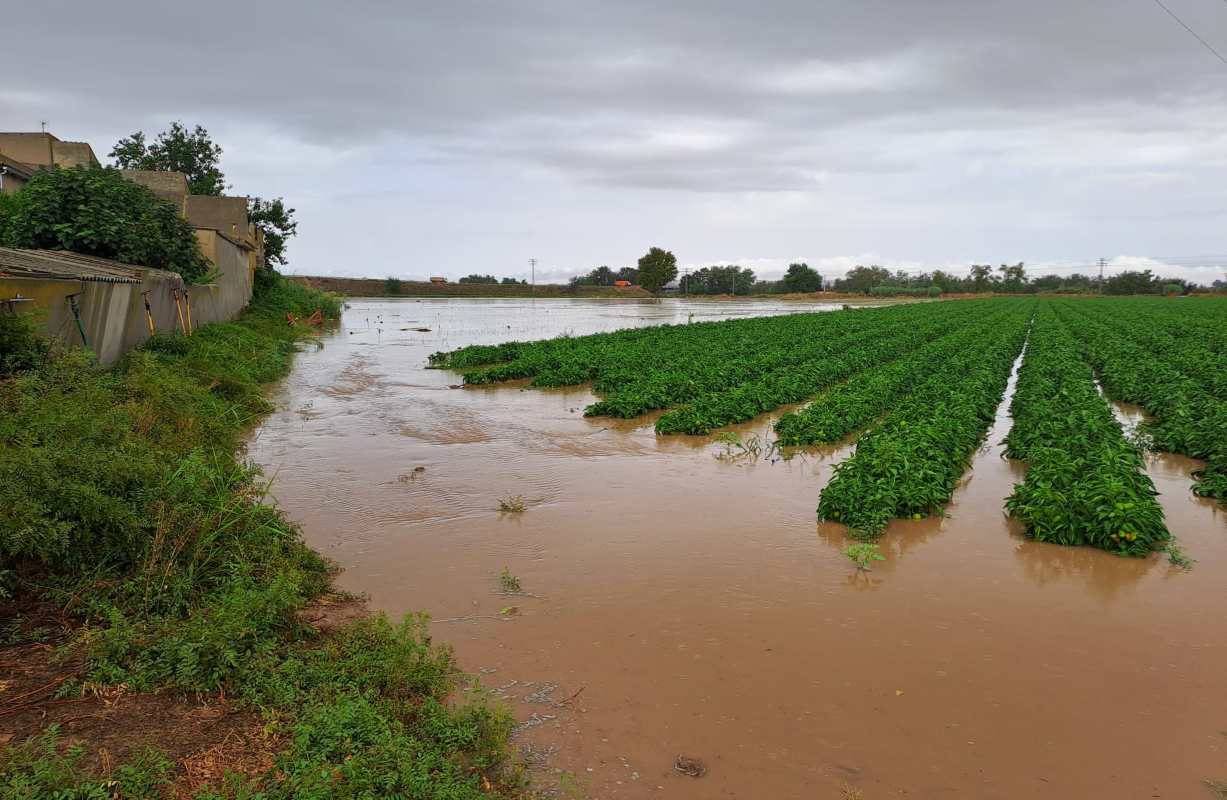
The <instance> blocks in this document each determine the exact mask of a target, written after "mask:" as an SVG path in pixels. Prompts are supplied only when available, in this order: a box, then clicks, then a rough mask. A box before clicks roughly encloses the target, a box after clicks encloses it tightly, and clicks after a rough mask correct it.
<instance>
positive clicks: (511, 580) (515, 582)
mask: <svg viewBox="0 0 1227 800" xmlns="http://www.w3.org/2000/svg"><path fill="white" fill-rule="evenodd" d="M498 584H499V586H501V587H502V589H503V594H519V593H520V592H521V591H522V589H521V588H520V579H519V578H517V577H516V576H515V575H512V574H511V570H509V569H508V568H507V567H503V573H502V574H501V575H499V576H498Z"/></svg>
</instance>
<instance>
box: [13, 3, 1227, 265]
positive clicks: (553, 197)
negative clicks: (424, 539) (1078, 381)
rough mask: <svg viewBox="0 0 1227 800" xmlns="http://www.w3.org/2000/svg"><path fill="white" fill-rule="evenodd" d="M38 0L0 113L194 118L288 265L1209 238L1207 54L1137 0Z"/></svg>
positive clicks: (1114, 246)
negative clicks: (281, 236)
mask: <svg viewBox="0 0 1227 800" xmlns="http://www.w3.org/2000/svg"><path fill="white" fill-rule="evenodd" d="M1169 4H1170V5H1171V6H1172V8H1173V9H1174V10H1175V11H1176V12H1177V13H1178V14H1180V15H1181V17H1182V18H1183V19H1185V20H1186V21H1187V22H1188V23H1189V24H1190V25H1192V26H1193V27H1194V28H1195V29H1196V30H1198V31H1199V32H1200V33H1201V34H1202V35H1203V36H1204V37H1206V38H1207V39H1208V40H1209V41H1211V42H1214V43H1217V44H1219V45H1222V46H1223V47H1227V5H1224V4H1223V3H1222V2H1221V0H1169ZM49 5H50V7H48V4H44V5H43V6H39V7H37V8H35V7H33V6H30V5H28V4H27V5H26V6H25V7H23V8H19V9H16V10H15V11H10V12H8V14H7V27H8V29H9V31H10V32H11V33H15V35H13V36H12V37H11V44H10V45H9V46H6V48H5V49H4V51H3V52H0V74H3V75H4V76H5V77H4V81H3V82H2V83H0V119H2V120H3V124H2V127H4V128H9V129H37V125H38V123H39V121H41V120H47V121H49V123H50V125H49V129H50V130H53V131H54V132H55V133H57V134H58V135H60V136H61V137H64V138H70V139H86V140H89V141H91V142H92V143H93V144H94V146H95V149H96V150H98V151H99V153H100V155H105V153H106V152H107V151H108V150H109V149H110V144H111V143H113V142H114V140H115V139H116V138H118V137H119V136H121V135H124V134H127V133H129V132H131V131H132V130H135V129H138V128H144V129H146V130H154V129H157V128H160V127H162V126H164V125H165V124H166V123H167V122H168V121H169V120H171V119H176V118H178V119H183V120H184V121H186V122H189V123H193V124H194V123H201V124H204V125H205V126H206V127H208V128H209V129H210V130H211V131H212V132H213V133H214V135H215V137H216V138H217V139H218V140H219V141H220V142H221V143H222V144H223V146H224V147H225V149H226V154H225V161H224V165H223V166H224V168H225V169H226V171H227V174H228V176H229V177H230V179H231V180H232V182H233V183H234V188H235V190H236V191H241V192H250V193H255V194H263V195H277V194H280V195H284V196H286V198H287V199H288V200H289V201H290V202H291V204H293V205H295V206H296V207H297V208H298V209H299V215H300V217H301V221H302V224H301V226H300V230H301V235H300V237H299V239H298V240H297V241H295V242H294V244H293V246H292V249H291V257H292V259H293V268H294V269H295V270H296V271H300V272H321V273H334V274H355V275H361V274H365V275H384V274H401V275H406V276H423V275H426V274H446V275H453V276H456V275H463V274H466V273H468V272H473V271H480V272H494V273H497V274H514V275H522V274H525V273H526V271H527V267H526V264H527V259H528V258H529V257H536V258H538V259H539V260H540V263H541V264H542V265H543V267H542V269H543V271H550V272H553V273H558V274H562V273H566V272H574V271H578V270H581V269H587V268H590V267H591V266H595V265H597V264H602V263H606V264H611V265H615V266H616V265H621V264H626V263H631V262H633V260H634V259H635V258H636V257H637V256H638V255H639V254H640V253H642V252H643V251H644V250H646V248H647V247H648V246H649V245H652V244H659V245H662V246H665V247H669V248H670V249H672V250H674V251H675V252H676V253H677V254H678V257H679V259H680V260H681V261H682V262H683V263H685V264H692V265H699V264H704V263H712V262H730V261H736V262H740V263H746V264H752V265H760V266H759V269H760V270H763V271H766V272H772V271H776V270H778V269H779V268H781V267H782V266H783V265H785V264H786V263H787V262H788V261H789V260H793V259H806V260H809V261H810V262H811V263H818V264H829V265H832V266H834V265H838V264H844V263H847V262H852V263H855V262H856V261H859V260H877V261H880V262H882V263H886V264H888V265H892V266H894V265H899V266H907V267H911V266H914V267H916V268H922V267H930V268H931V267H954V266H957V267H959V268H962V269H965V265H966V264H967V263H969V262H970V261H991V262H994V263H999V262H1002V261H1007V260H1008V261H1017V260H1020V259H1022V260H1025V261H1028V262H1029V263H1035V264H1054V265H1061V266H1064V267H1067V268H1072V267H1075V266H1078V265H1080V264H1086V265H1089V264H1090V263H1091V262H1093V260H1094V259H1095V258H1096V257H1098V256H1101V255H1102V256H1105V257H1116V256H1119V257H1121V259H1127V258H1142V257H1151V258H1154V257H1155V256H1154V254H1166V255H1168V256H1178V257H1177V258H1167V259H1163V258H1159V259H1157V260H1156V263H1164V264H1167V265H1168V266H1166V267H1165V268H1164V269H1165V271H1167V272H1169V273H1171V274H1180V275H1185V276H1187V277H1194V275H1193V273H1194V272H1197V273H1198V274H1197V275H1196V277H1199V278H1204V276H1205V275H1212V276H1213V277H1220V276H1221V272H1222V268H1221V267H1219V266H1218V265H1219V264H1220V263H1221V262H1224V261H1227V258H1224V257H1223V256H1222V255H1221V251H1223V250H1227V245H1224V244H1222V243H1220V242H1219V239H1220V236H1219V232H1220V231H1221V230H1222V229H1223V222H1224V217H1225V216H1227V201H1225V200H1224V198H1223V195H1222V192H1221V189H1220V187H1221V186H1223V185H1224V178H1227V114H1225V113H1224V112H1225V111H1227V96H1225V92H1227V89H1225V87H1227V65H1224V64H1222V63H1221V62H1219V61H1217V60H1215V59H1214V57H1213V56H1212V55H1211V54H1210V53H1208V52H1206V51H1205V50H1204V49H1202V48H1201V46H1200V45H1199V44H1198V43H1197V42H1196V41H1195V40H1193V39H1192V38H1191V37H1189V35H1188V34H1187V32H1185V31H1184V30H1182V29H1180V28H1179V26H1177V25H1176V24H1175V23H1174V22H1173V21H1172V20H1171V19H1170V18H1169V17H1167V16H1166V15H1165V14H1164V13H1163V11H1162V10H1161V9H1160V8H1158V7H1157V6H1156V5H1155V4H1154V3H1152V2H1144V0H1126V2H1124V3H1121V2H1119V0H1113V2H1107V0H1102V2H1099V1H1096V2H1082V3H1076V4H1069V3H1059V2H1054V1H1053V0H1039V1H1037V2H1032V3H1025V4H1024V3H1005V2H997V1H996V0H981V2H970V1H966V2H964V1H961V0H960V1H959V2H954V1H953V0H939V1H936V2H926V3H899V2H878V1H876V0H868V1H866V0H858V1H856V2H775V3H766V4H748V3H743V2H732V0H716V1H714V2H675V3H668V4H660V3H645V2H622V3H616V4H614V3H597V2H585V1H584V0H578V1H575V0H573V1H569V2H561V0H560V1H559V2H548V3H542V2H537V3H518V4H512V3H499V2H452V3H447V4H435V7H430V4H413V5H407V4H394V3H352V4H349V5H346V6H340V5H334V6H332V7H329V8H326V9H317V8H311V7H306V6H303V5H302V4H292V3H287V2H262V3H258V4H251V3H243V4H240V3H230V2H219V3H213V4H210V5H209V6H208V7H202V6H196V7H187V6H182V7H176V6H179V4H155V3H151V2H140V3H137V2H123V1H122V0H121V1H117V2H113V3H106V4H97V3H94V4H76V3H51V4H49ZM49 43H53V44H54V50H55V53H56V57H55V58H47V57H46V52H47V47H48V45H49ZM870 256H872V257H873V258H872V259H871V258H869V257H870ZM1189 256H1196V257H1197V258H1198V259H1200V260H1194V259H1191V258H1188V257H1189ZM1120 263H1122V264H1123V263H1126V261H1124V260H1121V261H1120ZM1198 267H1202V268H1204V269H1201V270H1197V269H1195V268H1198ZM1211 279H1212V278H1211Z"/></svg>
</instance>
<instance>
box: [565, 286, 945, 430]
mask: <svg viewBox="0 0 1227 800" xmlns="http://www.w3.org/2000/svg"><path fill="white" fill-rule="evenodd" d="M917 308H918V307H915V306H913V307H911V308H910V309H908V310H907V311H906V313H902V314H888V313H886V314H884V313H881V312H878V313H873V314H866V313H865V312H864V311H853V312H842V313H841V314H840V315H841V316H846V320H845V321H844V323H843V324H842V325H841V326H839V327H838V328H835V329H833V330H831V331H829V332H827V333H825V335H817V336H813V335H811V336H800V337H792V336H776V337H774V338H771V339H767V340H764V341H763V342H762V343H761V344H760V346H759V347H758V348H757V350H756V351H755V352H753V353H750V354H746V355H743V356H741V357H736V356H734V355H732V354H728V353H727V348H725V347H722V346H720V344H719V342H717V341H712V342H711V345H712V346H711V347H709V348H708V351H707V353H706V354H705V356H704V357H702V358H695V359H689V360H687V362H686V363H685V364H684V365H676V364H671V365H664V366H654V367H652V368H649V369H647V370H644V371H643V372H642V373H640V374H638V375H636V376H633V377H631V378H629V379H628V380H626V381H624V382H622V383H621V384H615V383H614V382H613V381H611V380H610V379H609V378H608V377H603V378H602V379H600V380H598V381H596V382H595V383H594V384H593V390H594V391H597V392H602V393H605V397H604V398H603V399H602V400H600V401H599V402H597V403H594V404H592V405H591V406H589V407H588V408H587V409H585V411H584V413H585V415H586V416H590V417H595V416H612V417H622V418H631V417H637V416H639V415H640V414H644V413H646V412H648V411H654V410H656V409H661V408H671V407H673V406H678V405H681V404H683V403H687V402H689V401H692V400H695V399H696V398H700V397H703V396H705V395H712V394H718V393H721V392H724V391H726V390H729V389H732V388H733V387H737V386H741V385H744V384H748V383H751V382H754V381H756V380H761V379H762V377H763V376H765V375H771V374H774V375H780V376H786V377H785V378H784V380H785V381H790V382H794V383H795V382H800V381H802V378H801V377H800V376H801V375H802V374H803V373H805V372H806V371H807V369H808V368H810V367H812V365H814V364H817V363H825V362H828V361H831V360H833V359H839V358H840V357H841V356H842V355H843V354H845V353H850V352H854V351H856V350H857V349H858V348H861V347H863V346H864V343H865V342H866V341H875V340H885V339H887V338H889V337H890V336H891V335H893V334H895V333H896V332H897V331H899V330H907V329H908V328H910V327H913V326H914V325H921V324H925V323H932V324H941V315H935V314H932V313H931V312H928V313H926V312H922V311H919V310H917ZM900 310H901V311H902V310H903V309H900ZM812 393H813V392H810V394H812ZM805 396H808V395H805ZM785 402H788V401H785ZM776 405H778V403H777V404H776ZM772 408H774V406H772ZM719 424H727V423H719ZM657 430H658V431H660V432H662V433H666V432H677V431H670V430H667V429H660V428H658V429H657ZM708 430H710V428H709V429H708ZM694 432H706V431H694Z"/></svg>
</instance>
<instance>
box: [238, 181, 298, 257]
mask: <svg viewBox="0 0 1227 800" xmlns="http://www.w3.org/2000/svg"><path fill="white" fill-rule="evenodd" d="M247 219H248V220H249V221H250V222H251V224H253V225H255V226H256V227H257V228H259V229H260V230H261V231H263V232H264V266H266V267H272V266H273V265H274V264H285V263H286V258H285V243H286V240H287V239H289V238H290V237H291V236H294V235H295V234H297V233H298V223H297V222H296V221H295V220H294V209H292V208H290V207H289V206H287V205H286V204H285V202H284V201H283V200H282V199H281V198H280V197H275V198H273V199H272V200H264V199H263V198H260V197H251V196H249V197H248V198H247Z"/></svg>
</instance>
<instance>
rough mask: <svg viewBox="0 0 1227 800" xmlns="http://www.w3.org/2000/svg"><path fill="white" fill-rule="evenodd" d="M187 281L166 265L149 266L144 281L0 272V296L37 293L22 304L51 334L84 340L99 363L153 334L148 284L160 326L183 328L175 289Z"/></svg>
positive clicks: (78, 341) (20, 307) (73, 340)
mask: <svg viewBox="0 0 1227 800" xmlns="http://www.w3.org/2000/svg"><path fill="white" fill-rule="evenodd" d="M181 283H182V281H181V280H180V278H179V276H178V275H176V274H175V273H173V272H163V271H161V270H149V274H147V275H145V277H144V280H143V282H142V283H140V284H132V283H99V282H96V281H65V280H41V279H35V278H29V279H25V278H23V279H13V278H0V298H5V299H8V298H12V297H17V296H21V297H28V298H31V299H32V302H29V303H20V304H18V306H17V308H18V310H19V311H21V312H24V313H33V314H35V315H37V316H38V317H39V319H40V320H41V322H42V325H43V328H44V330H45V331H46V332H47V334H48V335H50V336H52V337H54V338H56V339H59V340H61V341H63V342H67V343H68V344H74V345H82V344H83V345H85V346H87V347H89V349H90V350H93V351H94V354H95V355H96V356H98V361H99V363H101V364H112V363H114V362H116V361H118V360H119V358H120V356H122V355H123V354H124V353H126V352H128V351H129V350H131V349H133V348H134V347H137V346H138V345H140V344H141V343H142V342H144V341H145V340H146V339H148V338H149V327H148V323H147V322H146V321H145V305H144V301H143V300H142V299H141V292H143V291H144V290H146V289H148V290H149V300H150V306H151V308H152V310H153V318H154V322H155V324H156V325H157V330H158V332H159V333H167V332H169V331H172V330H177V329H178V326H179V322H178V315H177V312H176V311H175V301H174V296H173V293H172V290H173V289H178V288H179V287H180V284H181ZM71 294H77V308H78V310H79V311H80V314H81V327H83V328H84V329H85V339H84V341H82V339H81V333H80V331H78V330H77V323H76V321H75V320H74V319H73V315H72V306H71V305H70V304H69V301H68V296H69V295H71Z"/></svg>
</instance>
